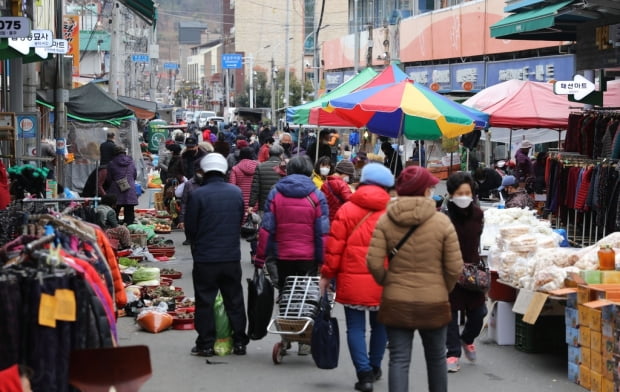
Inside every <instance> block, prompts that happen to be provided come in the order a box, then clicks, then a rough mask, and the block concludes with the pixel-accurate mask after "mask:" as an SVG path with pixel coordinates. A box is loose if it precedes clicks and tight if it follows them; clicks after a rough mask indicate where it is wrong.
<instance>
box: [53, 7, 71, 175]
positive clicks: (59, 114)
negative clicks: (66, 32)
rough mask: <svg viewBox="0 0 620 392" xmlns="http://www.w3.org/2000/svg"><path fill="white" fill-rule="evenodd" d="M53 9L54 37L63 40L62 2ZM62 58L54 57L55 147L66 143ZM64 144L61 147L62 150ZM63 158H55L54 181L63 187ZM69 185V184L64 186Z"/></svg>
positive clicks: (59, 56)
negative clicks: (62, 142)
mask: <svg viewBox="0 0 620 392" xmlns="http://www.w3.org/2000/svg"><path fill="white" fill-rule="evenodd" d="M54 1H55V4H54V8H55V13H56V15H55V16H56V37H57V38H58V39H62V38H63V31H62V29H63V0H54ZM64 58H65V56H64V55H63V54H57V55H56V89H55V91H54V107H55V109H54V123H55V124H54V137H55V138H56V141H57V142H56V143H57V146H58V145H59V144H61V143H59V142H58V141H59V139H64V143H66V137H67V124H66V120H67V113H66V111H65V97H64V93H65V92H66V91H67V90H64V85H65V73H64ZM65 146H66V144H64V145H63V149H62V150H64V149H65V148H66V147H65ZM62 150H60V149H56V152H57V153H58V152H61V151H62ZM64 163H65V157H64V155H62V154H59V156H58V157H57V158H56V179H57V181H58V182H60V183H61V184H63V185H65V176H64V174H65V166H64ZM66 185H69V184H66Z"/></svg>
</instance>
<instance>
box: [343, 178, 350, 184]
mask: <svg viewBox="0 0 620 392" xmlns="http://www.w3.org/2000/svg"><path fill="white" fill-rule="evenodd" d="M342 180H343V181H344V182H346V183H347V184H348V183H349V176H343V177H342Z"/></svg>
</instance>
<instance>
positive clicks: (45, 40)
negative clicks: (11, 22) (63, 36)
mask: <svg viewBox="0 0 620 392" xmlns="http://www.w3.org/2000/svg"><path fill="white" fill-rule="evenodd" d="M53 42H54V36H53V34H52V32H51V31H49V30H32V31H31V32H30V35H28V37H27V38H10V39H9V46H10V47H11V48H13V49H15V50H17V51H18V52H20V53H21V54H28V52H30V48H49V47H51V46H52V44H53Z"/></svg>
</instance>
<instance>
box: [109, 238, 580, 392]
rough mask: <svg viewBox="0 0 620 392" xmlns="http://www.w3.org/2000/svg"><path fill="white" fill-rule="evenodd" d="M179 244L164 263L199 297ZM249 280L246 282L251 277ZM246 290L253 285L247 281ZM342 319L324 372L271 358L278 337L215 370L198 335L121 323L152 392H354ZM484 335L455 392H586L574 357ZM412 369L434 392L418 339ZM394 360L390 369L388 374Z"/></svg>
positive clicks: (417, 381) (419, 385)
mask: <svg viewBox="0 0 620 392" xmlns="http://www.w3.org/2000/svg"><path fill="white" fill-rule="evenodd" d="M169 237H170V238H172V239H174V241H175V243H176V245H177V254H176V259H175V260H172V261H170V262H167V263H158V264H161V266H162V267H163V266H164V265H167V266H169V267H171V268H175V269H178V270H180V271H182V272H183V274H184V275H183V278H182V279H180V280H177V281H175V284H176V285H178V286H179V287H182V288H183V290H184V291H185V292H186V293H188V294H189V295H192V292H193V288H192V283H191V264H192V261H191V257H190V253H189V247H188V246H183V245H181V243H182V242H183V239H184V236H183V234H182V233H180V232H173V233H172V234H170V235H169ZM242 247H243V248H242V249H243V252H242V254H243V261H242V264H243V274H244V278H246V277H251V276H252V273H253V267H252V266H251V265H250V263H249V245H248V244H247V243H245V242H243V243H242ZM244 280H245V279H244ZM244 287H246V285H245V282H244ZM335 315H336V317H337V318H338V320H339V323H340V328H341V349H340V365H339V366H338V368H337V369H334V370H320V369H317V368H316V367H315V366H314V363H313V362H312V358H311V357H309V356H307V357H300V356H297V355H296V354H293V355H290V356H287V357H285V358H284V362H283V363H282V364H280V365H274V364H273V362H272V360H271V350H272V347H273V345H274V343H275V342H277V341H278V340H279V337H278V336H275V335H268V336H267V337H265V338H264V339H263V340H260V341H253V342H251V343H250V345H249V346H248V354H247V355H246V356H241V357H239V356H227V357H216V358H214V359H213V360H214V361H219V362H223V363H221V364H214V365H208V364H206V363H205V359H204V358H199V357H192V356H190V355H189V350H190V349H191V347H192V346H193V343H194V339H195V338H196V333H195V332H194V331H173V330H169V331H165V332H162V333H160V334H156V335H154V334H150V333H147V332H143V331H140V330H139V329H138V327H137V326H136V325H135V323H134V321H133V319H131V318H122V319H120V320H119V323H118V324H119V339H120V344H121V345H139V344H144V345H147V346H149V348H150V351H151V362H152V368H153V377H152V378H151V379H150V380H149V381H148V382H147V384H146V385H145V387H144V388H143V390H144V391H152V392H168V391H171V390H176V391H218V392H227V391H270V392H271V391H273V392H276V391H296V392H302V391H316V390H326V391H352V390H353V384H354V382H355V381H356V380H355V371H354V368H353V366H352V364H351V359H350V356H349V352H348V349H347V345H346V332H345V323H344V312H343V310H342V306H341V305H336V308H335ZM486 340H487V339H486V335H485V333H484V332H483V336H482V338H481V342H480V344H478V358H479V359H478V362H477V363H476V364H475V365H474V364H469V363H463V364H462V368H461V371H460V372H459V373H457V374H450V375H449V385H450V389H451V390H458V391H460V392H468V391H472V392H479V391H502V392H503V391H506V392H511V391H532V392H534V391H563V392H571V391H583V389H582V388H580V387H579V386H577V385H574V384H572V383H570V382H569V381H568V380H567V375H566V358H563V357H554V356H549V355H540V354H525V353H521V352H519V351H517V350H515V349H514V348H513V347H512V346H504V347H500V346H497V345H495V344H492V343H487V342H485V341H486ZM413 357H414V358H413V363H412V370H411V384H410V385H411V390H413V391H424V390H427V382H426V377H425V374H426V372H425V364H424V357H423V351H422V347H421V343H420V340H419V336H416V341H415V344H414V355H413ZM387 358H388V353H387V352H386V360H385V361H384V364H383V372H384V375H385V376H387ZM387 389H388V388H387V377H384V379H382V380H380V381H378V382H377V383H376V384H375V391H387Z"/></svg>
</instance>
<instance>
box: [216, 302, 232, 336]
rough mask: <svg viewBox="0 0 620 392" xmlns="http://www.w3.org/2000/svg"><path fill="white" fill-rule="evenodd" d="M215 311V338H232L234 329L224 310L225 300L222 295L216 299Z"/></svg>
mask: <svg viewBox="0 0 620 392" xmlns="http://www.w3.org/2000/svg"><path fill="white" fill-rule="evenodd" d="M213 311H214V312H215V337H216V339H226V338H229V337H231V336H232V328H231V327H230V320H228V315H227V314H226V309H225V308H224V299H223V298H222V294H221V293H217V297H215V304H213Z"/></svg>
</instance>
